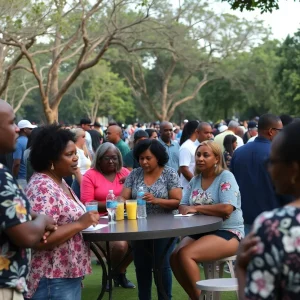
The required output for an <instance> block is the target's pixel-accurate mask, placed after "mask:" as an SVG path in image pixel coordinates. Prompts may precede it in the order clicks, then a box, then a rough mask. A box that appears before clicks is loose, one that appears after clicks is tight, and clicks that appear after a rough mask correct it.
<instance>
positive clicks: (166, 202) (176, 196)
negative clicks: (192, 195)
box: [143, 188, 182, 209]
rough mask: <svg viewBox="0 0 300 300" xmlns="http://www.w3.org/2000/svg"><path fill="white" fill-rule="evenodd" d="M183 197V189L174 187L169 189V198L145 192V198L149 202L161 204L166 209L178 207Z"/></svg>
mask: <svg viewBox="0 0 300 300" xmlns="http://www.w3.org/2000/svg"><path fill="white" fill-rule="evenodd" d="M181 198H182V189H181V188H174V189H172V190H170V191H169V198H168V199H162V198H155V197H154V196H153V194H151V193H145V195H144V197H143V199H145V200H146V201H147V202H148V203H152V204H156V205H159V206H160V207H162V208H165V209H177V208H178V206H179V203H180V200H181Z"/></svg>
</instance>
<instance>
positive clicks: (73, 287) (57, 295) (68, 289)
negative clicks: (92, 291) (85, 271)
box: [30, 277, 82, 300]
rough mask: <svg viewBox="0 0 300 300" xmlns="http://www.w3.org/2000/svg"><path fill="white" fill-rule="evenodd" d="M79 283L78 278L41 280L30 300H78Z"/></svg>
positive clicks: (79, 278)
mask: <svg viewBox="0 0 300 300" xmlns="http://www.w3.org/2000/svg"><path fill="white" fill-rule="evenodd" d="M81 281H82V277H78V278H53V279H51V278H45V277H44V278H42V279H41V280H40V282H39V285H38V288H37V290H36V291H35V293H34V295H33V296H32V298H30V299H31V300H80V299H81Z"/></svg>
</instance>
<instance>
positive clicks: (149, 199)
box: [143, 193, 158, 204]
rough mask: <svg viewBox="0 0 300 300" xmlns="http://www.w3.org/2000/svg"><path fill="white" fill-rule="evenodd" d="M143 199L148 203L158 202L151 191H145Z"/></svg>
mask: <svg viewBox="0 0 300 300" xmlns="http://www.w3.org/2000/svg"><path fill="white" fill-rule="evenodd" d="M143 199H144V200H146V201H147V202H148V203H151V204H158V200H157V198H155V197H154V195H153V194H151V193H145V194H144V197H143Z"/></svg>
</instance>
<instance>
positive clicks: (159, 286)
mask: <svg viewBox="0 0 300 300" xmlns="http://www.w3.org/2000/svg"><path fill="white" fill-rule="evenodd" d="M174 240H175V237H172V238H170V239H169V241H168V243H167V245H166V247H165V249H164V251H163V252H162V254H161V257H160V259H159V263H158V264H156V263H155V254H154V250H155V249H154V240H152V255H153V273H154V280H155V282H156V286H157V289H158V290H159V291H160V292H161V293H162V295H163V297H164V299H165V300H169V298H168V295H167V293H166V291H165V289H164V285H163V281H162V272H161V269H162V266H163V262H164V259H165V257H166V255H167V253H168V250H169V249H170V247H171V246H172V244H173V242H174ZM157 266H158V267H157Z"/></svg>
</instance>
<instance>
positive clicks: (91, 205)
mask: <svg viewBox="0 0 300 300" xmlns="http://www.w3.org/2000/svg"><path fill="white" fill-rule="evenodd" d="M85 208H86V211H98V202H97V201H91V202H87V203H85Z"/></svg>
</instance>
